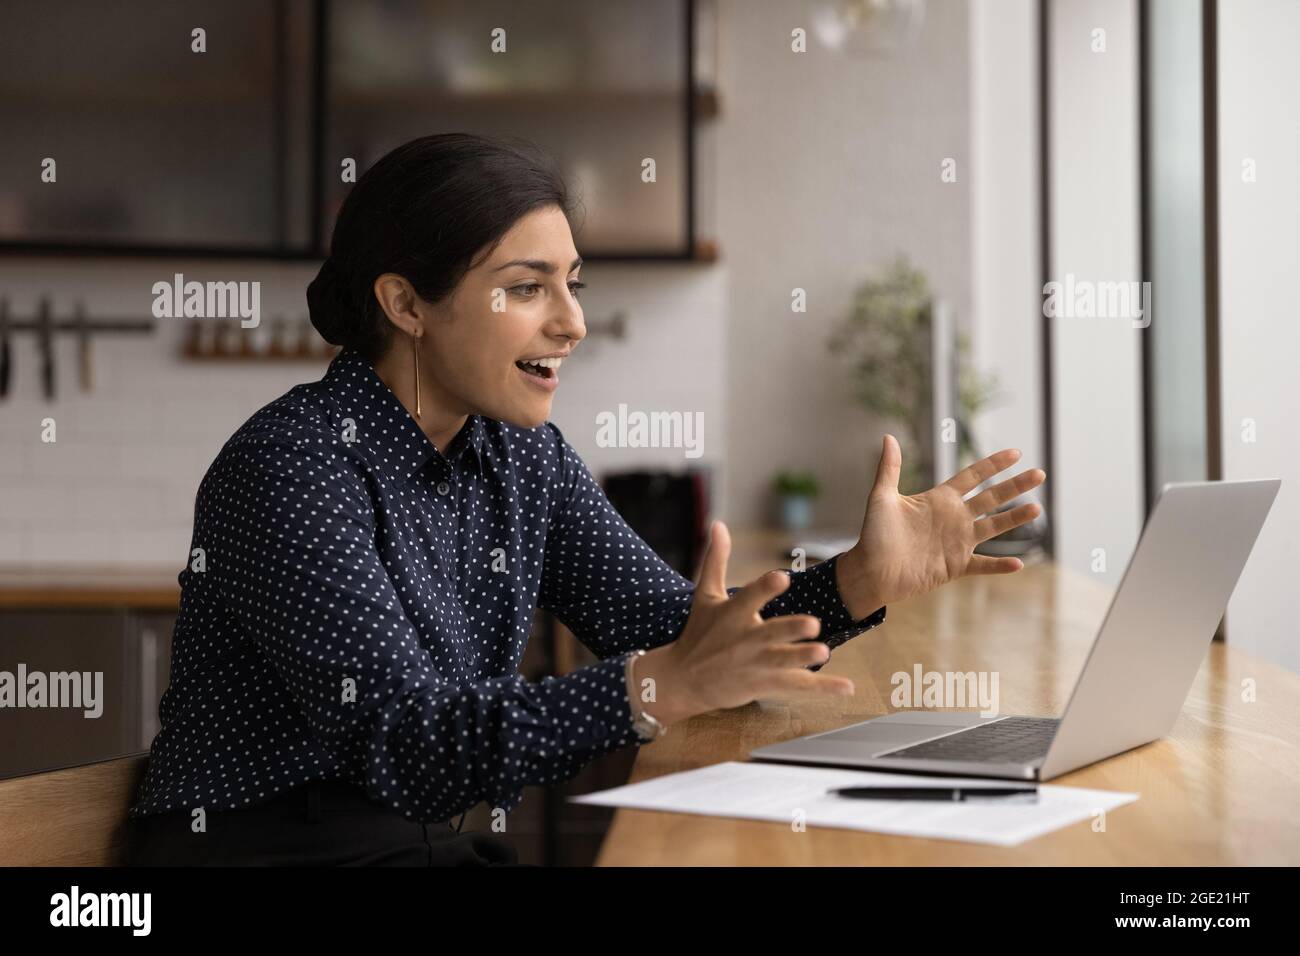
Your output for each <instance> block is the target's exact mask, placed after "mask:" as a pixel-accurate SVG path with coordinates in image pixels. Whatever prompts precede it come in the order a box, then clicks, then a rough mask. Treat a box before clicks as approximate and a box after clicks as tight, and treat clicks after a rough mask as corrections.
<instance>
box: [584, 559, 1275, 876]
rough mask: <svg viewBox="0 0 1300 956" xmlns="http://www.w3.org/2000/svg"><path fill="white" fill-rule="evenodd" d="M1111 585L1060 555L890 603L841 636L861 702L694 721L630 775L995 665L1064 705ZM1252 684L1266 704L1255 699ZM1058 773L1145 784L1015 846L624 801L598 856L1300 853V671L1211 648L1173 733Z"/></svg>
mask: <svg viewBox="0 0 1300 956" xmlns="http://www.w3.org/2000/svg"><path fill="white" fill-rule="evenodd" d="M774 540H775V539H773V538H772V536H770V535H767V536H762V535H760V536H757V537H755V536H753V535H751V536H748V537H746V536H743V535H737V536H736V549H735V552H734V555H735V560H733V566H732V571H733V572H734V573H733V578H734V580H733V582H732V583H734V584H743V583H745V582H746V581H747V580H749V579H751V578H752V577H753V576H754V575H755V574H756V573H757V572H758V571H760V570H761V569H763V568H770V567H776V566H779V563H780V562H779V553H780V552H779V549H778V548H777V547H776V546H775V545H774V543H773V542H774ZM1109 599H1110V593H1109V591H1108V590H1107V589H1105V588H1103V587H1102V586H1101V585H1100V584H1098V583H1096V582H1094V581H1092V580H1091V579H1088V578H1084V577H1081V576H1079V575H1077V574H1074V573H1072V572H1065V571H1062V570H1060V569H1058V568H1056V567H1055V566H1053V565H1050V564H1038V565H1030V566H1028V567H1026V568H1025V569H1024V570H1023V571H1020V572H1018V573H1017V574H1013V575H1007V576H1000V577H978V578H966V579H964V580H961V581H958V582H956V583H954V584H952V585H949V586H948V587H946V588H943V589H941V590H939V591H937V592H935V593H933V594H929V595H926V596H924V597H922V598H916V599H914V600H912V601H908V602H905V603H903V604H900V605H897V606H894V607H891V608H889V611H888V617H887V619H886V621H885V623H884V624H883V625H882V626H881V627H879V628H877V629H876V630H873V631H868V632H867V633H865V634H863V635H860V636H859V637H857V638H855V639H854V640H852V641H850V642H849V643H848V644H845V645H843V646H841V647H839V648H837V649H836V650H835V651H834V653H833V654H832V655H831V661H830V663H829V664H827V665H826V668H825V670H826V672H828V673H835V674H844V675H847V676H849V677H851V678H852V679H853V681H854V683H855V685H856V687H857V694H856V695H855V696H854V697H852V698H847V699H836V700H827V701H793V700H765V701H759V702H756V703H753V704H749V705H747V706H745V707H741V708H737V709H735V710H730V711H723V712H716V713H712V714H706V715H702V716H700V717H695V718H693V719H691V720H688V721H684V722H682V723H681V724H678V725H675V726H673V727H671V728H670V729H669V731H668V734H667V735H666V736H665V737H664V738H662V739H661V740H659V741H657V742H655V743H654V744H651V745H648V746H645V747H642V748H641V750H640V753H639V754H638V757H637V761H636V766H635V768H634V769H633V772H632V777H631V782H637V781H640V780H647V779H650V778H652V777H657V776H660V775H662V774H666V773H674V772H677V771H681V770H689V769H693V768H695V767H703V766H708V765H710V764H715V763H719V762H722V761H726V760H744V759H746V756H747V754H748V752H749V751H750V750H752V749H754V748H756V747H759V746H763V745H765V744H769V743H774V742H777V741H780V740H785V739H788V738H791V737H798V736H802V735H804V734H810V733H817V732H820V731H825V730H833V729H835V728H837V727H841V726H844V725H845V724H849V723H853V722H855V721H861V720H866V719H869V718H871V717H878V716H880V715H882V714H886V713H890V712H891V711H892V710H893V708H892V706H891V705H890V702H889V695H890V693H891V691H892V690H893V689H894V688H893V685H891V684H890V676H891V675H892V674H894V673H896V672H898V671H908V672H909V673H910V672H911V671H912V668H913V665H914V664H917V663H920V664H922V665H923V667H924V668H925V670H937V671H948V670H954V671H963V672H964V671H972V670H973V671H998V672H999V674H1000V677H999V680H1000V687H999V692H1000V704H1001V710H1002V711H1003V712H1004V713H1021V714H1028V715H1054V714H1059V713H1060V712H1061V711H1062V710H1063V709H1064V707H1065V703H1066V698H1067V696H1068V695H1069V693H1070V690H1071V689H1072V687H1073V685H1074V680H1075V678H1076V676H1077V675H1078V672H1079V670H1080V669H1081V668H1082V666H1083V663H1084V658H1085V656H1086V655H1087V652H1088V649H1089V647H1090V644H1091V641H1092V639H1093V637H1094V636H1095V634H1096V631H1097V628H1098V627H1099V625H1100V623H1101V620H1102V618H1103V616H1104V614H1105V611H1106V608H1107V605H1108V603H1109ZM1247 679H1249V680H1253V681H1254V682H1255V688H1256V694H1257V702H1255V703H1247V702H1245V701H1243V699H1242V696H1243V695H1242V682H1243V681H1246V680H1247ZM1052 782H1053V783H1060V784H1067V785H1074V786H1080V787H1090V788H1096V789H1101V790H1124V791H1131V792H1134V793H1138V794H1140V795H1141V799H1139V800H1138V801H1137V802H1136V803H1133V804H1129V805H1128V806H1124V807H1120V808H1118V809H1116V810H1114V811H1112V812H1111V813H1110V814H1108V815H1107V818H1106V828H1105V831H1104V832H1094V830H1093V828H1092V822H1091V821H1090V820H1089V821H1086V822H1082V823H1078V824H1075V825H1073V826H1070V827H1067V828H1065V829H1063V830H1058V831H1056V832H1054V833H1051V834H1048V835H1047V836H1044V837H1040V838H1038V839H1036V840H1031V841H1029V842H1027V843H1023V844H1021V845H1020V846H1016V847H991V846H981V845H975V844H966V843H957V842H952V841H945V840H928V839H917V838H912V837H899V836H888V835H884V834H874V833H862V832H858V831H853V830H835V829H821V828H813V827H810V828H809V829H808V830H807V831H806V832H795V831H794V830H793V828H792V827H791V826H790V825H789V824H784V823H766V822H758V821H749V820H735V819H728V818H723V817H703V816H692V815H688V814H675V813H658V812H651V811H644V810H619V811H618V812H617V814H616V816H615V819H614V823H613V825H612V827H611V829H610V831H609V834H608V836H607V838H606V840H605V844H604V846H603V848H602V850H601V854H600V858H599V860H598V863H599V864H601V865H605V866H631V865H713V866H732V865H739V866H748V865H764V866H766V865H823V864H827V865H841V866H844V865H864V866H881V865H999V864H1010V865H1025V864H1030V865H1036V864H1049V865H1055V864H1068V865H1075V864H1083V865H1171V866H1183V865H1211V864H1218V865H1240V864H1290V865H1295V864H1297V863H1300V677H1297V676H1296V675H1294V674H1292V673H1290V672H1289V671H1286V670H1284V669H1282V668H1280V667H1276V666H1274V665H1271V664H1267V663H1265V662H1263V661H1260V660H1257V659H1255V658H1253V657H1250V656H1249V655H1247V654H1245V653H1243V652H1241V651H1237V650H1233V649H1231V646H1230V645H1225V644H1223V643H1214V644H1212V645H1211V647H1210V651H1209V654H1208V656H1207V658H1206V660H1205V662H1204V663H1203V664H1202V666H1201V669H1200V672H1199V673H1198V674H1197V677H1196V681H1195V684H1194V685H1193V686H1192V689H1191V692H1190V693H1189V695H1188V698H1187V701H1186V703H1185V704H1184V706H1183V712H1182V714H1181V715H1180V716H1179V718H1178V721H1177V723H1176V724H1175V725H1174V729H1173V731H1172V733H1171V734H1170V736H1169V737H1167V738H1166V739H1164V740H1160V741H1157V742H1155V743H1153V744H1148V745H1147V746H1145V747H1140V748H1138V749H1137V750H1134V751H1130V752H1128V753H1126V754H1122V755H1120V756H1118V757H1113V758H1111V759H1109V760H1105V761H1102V762H1101V763H1098V764H1094V765H1092V766H1090V767H1084V768H1082V769H1080V770H1077V771H1074V772H1073V773H1070V774H1067V775H1065V776H1063V777H1059V778H1057V779H1056V780H1054V781H1052Z"/></svg>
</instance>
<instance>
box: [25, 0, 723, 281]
mask: <svg viewBox="0 0 1300 956" xmlns="http://www.w3.org/2000/svg"><path fill="white" fill-rule="evenodd" d="M693 14H694V4H693V3H692V2H691V0H663V2H655V3H645V2H643V0H526V2H525V0H385V2H382V3H380V2H372V0H333V2H326V0H315V2H313V0H274V2H269V3H268V2H265V0H133V2H132V3H129V4H105V3H103V2H102V0H60V3H58V4H57V5H47V4H30V5H26V4H20V5H14V6H13V9H11V10H10V11H9V13H7V14H6V24H5V30H4V31H3V32H2V33H0V138H2V139H3V141H4V143H5V149H4V150H2V151H0V247H2V248H9V249H11V250H13V249H17V250H22V251H26V252H46V251H48V252H80V253H92V254H93V253H113V252H119V253H140V254H162V255H168V254H176V255H204V254H215V255H249V256H266V257H277V258H317V257H319V256H321V255H323V254H324V251H325V249H326V248H327V246H328V240H329V233H330V230H331V228H332V226H333V222H334V217H335V215H336V214H337V211H338V208H339V206H340V204H341V203H342V201H343V199H344V197H345V196H346V195H347V190H348V189H349V188H350V182H347V181H345V179H344V176H343V173H344V169H345V163H346V161H347V160H353V161H355V164H356V168H357V170H358V171H361V172H363V171H364V170H365V169H366V168H367V167H368V166H369V165H371V164H372V163H373V162H375V160H377V159H378V158H379V157H380V156H382V155H383V154H384V153H386V152H387V151H389V150H391V149H392V148H394V147H395V146H397V145H399V144H401V143H403V142H405V141H407V140H410V139H413V138H415V137H417V136H422V135H427V134H429V133H438V132H448V131H453V130H454V131H465V132H478V133H485V134H492V135H507V136H517V137H523V138H526V139H529V140H531V141H533V142H535V143H537V144H538V145H539V146H540V147H542V148H543V149H544V150H546V151H547V152H548V153H549V154H551V155H552V156H553V157H554V158H555V160H556V161H557V162H558V163H559V165H560V167H561V169H562V170H563V171H564V173H565V175H566V177H567V178H568V180H569V182H570V184H571V186H572V188H573V191H574V194H575V196H576V198H577V199H578V200H579V210H578V217H577V221H576V222H575V227H576V236H575V239H576V241H577V243H578V246H579V249H580V250H581V251H582V253H583V255H584V257H586V258H591V259H599V258H602V257H604V258H631V259H637V258H646V259H656V258H689V257H691V256H693V255H695V254H697V252H698V244H697V243H696V241H695V236H694V221H693V215H692V195H693V190H692V183H693V177H694V169H693V163H692V152H693V136H692V127H693V123H694V121H695V110H696V105H695V102H696V101H695V100H694V99H693V96H692V83H691V79H690V78H691V71H692V52H691V51H692V36H693V31H692V27H693Z"/></svg>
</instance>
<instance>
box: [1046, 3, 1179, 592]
mask: <svg viewBox="0 0 1300 956" xmlns="http://www.w3.org/2000/svg"><path fill="white" fill-rule="evenodd" d="M1050 8H1051V14H1050V20H1049V23H1050V37H1049V43H1050V57H1051V59H1050V72H1051V78H1050V84H1049V97H1050V100H1049V106H1050V115H1051V138H1050V144H1049V164H1050V172H1051V185H1050V213H1049V215H1050V229H1051V266H1050V270H1049V279H1051V280H1056V281H1059V282H1065V281H1066V277H1067V275H1068V274H1071V273H1072V274H1073V275H1074V276H1076V277H1077V278H1078V279H1083V280H1087V281H1090V282H1130V281H1135V280H1138V279H1140V264H1139V259H1140V249H1141V241H1140V233H1139V216H1138V198H1139V196H1138V193H1139V166H1138V85H1137V84H1138V73H1137V54H1138V50H1137V4H1136V3H1135V2H1134V0H1056V2H1053V3H1051V4H1050ZM1096 29H1102V30H1104V31H1105V40H1106V48H1105V52H1104V53H1095V52H1093V50H1092V38H1093V31H1094V30H1096ZM1157 310H1158V302H1157ZM1051 321H1052V330H1053V334H1052V354H1051V368H1052V383H1053V396H1052V397H1053V406H1052V434H1053V445H1054V448H1053V458H1052V463H1051V467H1050V469H1049V474H1050V475H1051V479H1050V480H1051V481H1052V482H1053V499H1052V508H1053V514H1052V517H1053V518H1054V520H1055V528H1056V539H1055V543H1056V558H1057V560H1058V561H1059V562H1061V563H1062V564H1063V565H1065V566H1066V567H1069V568H1073V569H1075V570H1078V571H1082V572H1084V573H1095V572H1093V570H1092V569H1093V561H1094V552H1095V550H1096V549H1102V550H1103V552H1104V556H1105V570H1104V572H1101V573H1095V577H1096V578H1097V580H1099V581H1101V582H1102V583H1104V584H1106V585H1108V586H1111V587H1113V586H1116V585H1117V584H1118V583H1119V579H1120V577H1121V576H1122V575H1123V573H1124V569H1125V567H1126V566H1127V564H1128V560H1129V558H1130V557H1131V555H1132V552H1133V548H1134V547H1135V545H1136V544H1137V538H1138V534H1139V532H1140V530H1141V527H1142V521H1143V515H1144V510H1145V509H1144V505H1143V491H1142V473H1143V469H1142V430H1141V418H1142V403H1141V397H1142V389H1141V378H1140V374H1141V369H1140V360H1139V359H1140V352H1139V341H1138V339H1139V336H1140V335H1141V334H1142V332H1141V330H1139V329H1135V328H1134V327H1133V323H1132V322H1131V321H1128V320H1124V319H1095V318H1065V317H1062V318H1056V319H1053V320H1051ZM1153 321H1156V322H1158V321H1159V316H1158V311H1157V314H1156V317H1155V318H1154V319H1153Z"/></svg>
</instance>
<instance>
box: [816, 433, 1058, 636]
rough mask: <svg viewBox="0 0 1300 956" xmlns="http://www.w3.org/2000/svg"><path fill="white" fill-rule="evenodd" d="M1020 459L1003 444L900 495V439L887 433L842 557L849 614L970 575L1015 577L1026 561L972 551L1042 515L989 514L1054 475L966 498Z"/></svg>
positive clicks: (1031, 508) (1026, 509)
mask: <svg viewBox="0 0 1300 956" xmlns="http://www.w3.org/2000/svg"><path fill="white" fill-rule="evenodd" d="M1019 460H1020V452H1019V451H1018V450H1016V449H1014V448H1008V449H1004V450H1003V451H1000V452H997V453H995V454H992V455H989V456H988V457H987V458H984V459H982V460H980V461H977V462H975V464H973V465H971V466H970V467H969V468H964V469H962V470H961V471H959V472H957V474H955V475H953V476H952V477H951V478H949V479H948V480H947V481H945V482H944V483H943V484H941V485H936V486H935V487H933V488H931V489H930V490H929V491H927V492H925V493H923V494H919V495H900V494H899V493H898V476H899V472H900V470H901V468H902V464H903V454H902V451H901V450H900V449H899V447H898V441H897V440H896V439H895V438H894V436H893V435H886V436H885V443H884V448H883V450H882V451H881V453H880V464H879V465H878V466H877V468H876V481H875V484H874V485H873V486H872V488H871V494H870V495H869V496H868V498H867V513H866V517H865V518H863V521H862V535H861V537H860V538H859V539H858V543H857V544H856V545H855V546H854V547H853V548H851V549H850V550H848V551H846V552H844V553H843V554H841V555H840V556H839V561H838V562H837V567H836V574H837V578H838V583H839V588H840V595H841V597H842V598H843V600H844V604H845V607H846V608H847V609H848V611H849V613H850V614H852V615H853V617H854V618H855V619H859V618H863V617H866V616H867V615H869V614H871V613H872V612H873V611H875V610H876V609H877V608H879V607H882V606H884V605H886V604H893V603H895V602H897V601H902V600H904V599H906V598H909V597H912V596H914V595H917V594H924V593H926V592H927V591H933V590H934V589H935V588H937V587H940V586H941V585H944V584H947V583H948V582H949V581H955V580H956V579H957V578H960V577H962V576H964V575H967V574H1009V573H1011V572H1013V571H1019V570H1020V569H1021V568H1022V567H1024V563H1023V562H1022V561H1021V560H1020V559H1019V558H993V557H988V556H986V555H979V554H973V553H972V552H973V551H974V548H975V545H977V544H979V543H980V542H981V541H986V540H988V539H989V538H993V537H996V536H997V535H999V534H1002V533H1003V532H1004V531H1008V530H1010V529H1011V528H1015V527H1018V526H1020V525H1022V524H1025V523H1026V522H1029V521H1032V520H1034V518H1036V517H1038V515H1039V513H1040V512H1041V511H1042V509H1041V508H1040V507H1039V506H1038V505H1037V504H1035V503H1033V502H1030V503H1028V504H1023V505H1020V506H1018V507H1015V508H1012V509H1010V510H1008V511H1004V512H1001V513H1000V514H995V515H990V516H989V517H982V516H983V515H985V514H986V513H988V512H990V511H993V510H995V509H996V508H998V507H999V506H1001V505H1004V504H1006V503H1007V502H1008V501H1010V500H1011V499H1012V498H1015V497H1017V496H1018V495H1021V494H1024V493H1025V492H1026V491H1029V490H1030V489H1032V488H1037V487H1038V486H1039V485H1041V484H1042V483H1043V479H1044V478H1046V477H1047V475H1046V474H1045V473H1044V472H1043V470H1042V469H1041V468H1031V469H1029V470H1028V471H1023V472H1021V473H1020V474H1018V475H1016V476H1015V477H1014V478H1008V479H1007V480H1006V481H1002V482H999V483H998V484H996V485H993V486H992V487H990V488H988V489H986V490H984V491H982V492H980V493H979V494H978V495H974V496H973V497H971V498H970V499H969V500H965V496H966V495H967V494H969V493H970V492H972V491H974V490H975V489H976V488H977V487H978V486H979V485H980V484H981V483H982V482H984V481H987V480H988V479H990V478H992V477H993V476H994V475H996V474H998V473H999V472H1001V471H1004V470H1006V469H1007V468H1009V467H1011V466H1012V465H1013V464H1015V463H1016V462H1017V461H1019Z"/></svg>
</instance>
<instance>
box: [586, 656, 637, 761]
mask: <svg viewBox="0 0 1300 956" xmlns="http://www.w3.org/2000/svg"><path fill="white" fill-rule="evenodd" d="M581 673H582V675H583V677H584V685H585V686H584V687H583V692H584V695H585V696H586V697H587V698H588V700H589V701H591V706H590V709H589V710H588V713H589V714H591V715H592V718H591V720H590V721H589V722H588V723H587V725H586V727H585V728H584V730H585V731H586V733H587V734H589V735H590V738H589V739H590V740H591V743H592V744H593V745H595V747H596V748H598V749H599V750H601V751H605V752H607V751H611V750H617V749H619V748H620V747H623V746H626V745H627V744H631V743H640V741H641V737H640V735H639V734H637V732H636V727H635V726H634V725H633V723H632V704H631V701H630V700H629V699H628V696H627V654H626V653H623V654H616V655H615V656H613V657H610V658H606V659H605V660H603V661H600V662H599V663H596V664H591V665H589V666H587V667H584V668H583V669H582V671H581Z"/></svg>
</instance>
